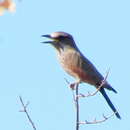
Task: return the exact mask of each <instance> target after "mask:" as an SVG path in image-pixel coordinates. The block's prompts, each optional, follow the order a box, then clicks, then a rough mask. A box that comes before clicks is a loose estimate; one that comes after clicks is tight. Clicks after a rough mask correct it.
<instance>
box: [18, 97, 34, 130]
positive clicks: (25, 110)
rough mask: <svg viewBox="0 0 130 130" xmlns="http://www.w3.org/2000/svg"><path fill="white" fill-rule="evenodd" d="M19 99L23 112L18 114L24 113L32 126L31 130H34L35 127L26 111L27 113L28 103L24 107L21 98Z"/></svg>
mask: <svg viewBox="0 0 130 130" xmlns="http://www.w3.org/2000/svg"><path fill="white" fill-rule="evenodd" d="M19 99H20V102H21V104H22V107H23V110H20V112H25V114H26V116H27V118H28V120H29V122H30V124H31V125H32V127H33V129H34V130H36V127H35V125H34V123H33V121H32V119H31V117H30V116H29V114H28V111H27V106H28V105H29V102H27V103H26V105H25V104H24V102H23V100H22V97H20V96H19Z"/></svg>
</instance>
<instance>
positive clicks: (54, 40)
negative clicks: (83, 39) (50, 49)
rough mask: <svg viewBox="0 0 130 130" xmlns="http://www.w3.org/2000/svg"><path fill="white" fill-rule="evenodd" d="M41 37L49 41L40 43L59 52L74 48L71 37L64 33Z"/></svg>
mask: <svg viewBox="0 0 130 130" xmlns="http://www.w3.org/2000/svg"><path fill="white" fill-rule="evenodd" d="M42 37H46V38H49V39H50V41H44V42H42V43H49V44H51V45H53V46H54V47H55V48H56V49H57V50H59V51H60V50H64V49H66V48H75V47H76V45H75V42H74V40H73V37H72V36H71V35H70V34H68V33H66V32H54V33H52V34H47V35H42Z"/></svg>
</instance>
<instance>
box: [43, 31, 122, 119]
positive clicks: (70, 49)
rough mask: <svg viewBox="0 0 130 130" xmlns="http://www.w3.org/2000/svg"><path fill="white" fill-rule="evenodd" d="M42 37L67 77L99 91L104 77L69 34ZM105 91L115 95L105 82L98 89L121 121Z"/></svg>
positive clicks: (54, 33) (56, 33)
mask: <svg viewBox="0 0 130 130" xmlns="http://www.w3.org/2000/svg"><path fill="white" fill-rule="evenodd" d="M42 37H44V38H48V39H49V41H44V42H42V43H46V44H51V45H52V46H53V47H54V48H55V49H56V52H57V57H58V60H59V62H60V64H61V66H62V68H63V69H64V70H65V71H66V72H67V73H68V74H69V75H71V76H72V77H74V78H75V79H76V82H78V83H87V84H90V85H92V86H95V87H96V89H99V87H100V86H101V83H102V81H103V80H104V77H103V76H102V74H101V73H100V72H99V71H98V70H97V69H96V67H95V66H94V64H93V63H92V62H91V61H90V60H89V59H87V58H86V57H85V56H84V55H83V54H82V53H81V51H80V50H79V48H78V47H77V45H76V43H75V40H74V38H73V36H72V35H71V34H69V33H66V32H63V31H58V32H53V33H51V34H46V35H42ZM105 90H110V91H113V92H114V93H117V91H116V90H115V89H114V88H113V87H112V86H111V85H110V84H109V83H108V82H107V81H106V82H105V83H104V84H103V85H102V87H100V89H99V91H100V93H101V94H102V95H103V97H104V98H105V100H106V102H107V103H108V105H109V106H110V108H111V109H112V111H113V112H114V113H115V115H116V117H117V118H118V119H121V116H120V114H119V113H118V111H117V110H116V108H115V107H114V105H113V103H112V102H111V100H110V98H109V97H108V95H107V94H106V91H105Z"/></svg>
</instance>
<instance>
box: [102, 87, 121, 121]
mask: <svg viewBox="0 0 130 130" xmlns="http://www.w3.org/2000/svg"><path fill="white" fill-rule="evenodd" d="M100 92H101V94H102V95H103V97H104V98H105V99H106V101H107V103H108V105H109V106H110V108H111V109H112V110H113V112H114V113H115V115H116V117H117V118H119V119H121V117H120V115H119V113H118V112H117V110H116V108H115V107H114V105H113V104H112V102H111V100H110V99H109V97H108V96H107V94H106V92H105V90H104V88H101V89H100Z"/></svg>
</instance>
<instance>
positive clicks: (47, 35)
mask: <svg viewBox="0 0 130 130" xmlns="http://www.w3.org/2000/svg"><path fill="white" fill-rule="evenodd" d="M41 37H45V38H49V39H52V41H44V42H41V43H54V41H53V38H52V37H51V35H49V34H46V35H42V36H41Z"/></svg>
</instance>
